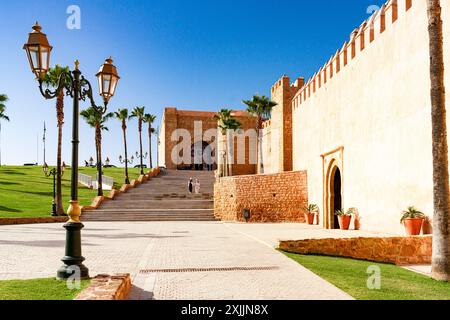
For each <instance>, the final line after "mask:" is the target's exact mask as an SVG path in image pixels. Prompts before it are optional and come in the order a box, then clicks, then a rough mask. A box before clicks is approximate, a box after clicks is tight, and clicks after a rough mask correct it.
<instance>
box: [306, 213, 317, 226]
mask: <svg viewBox="0 0 450 320" xmlns="http://www.w3.org/2000/svg"><path fill="white" fill-rule="evenodd" d="M315 216H316V215H315V214H314V213H307V214H306V220H307V221H308V224H309V225H313V224H314V218H315Z"/></svg>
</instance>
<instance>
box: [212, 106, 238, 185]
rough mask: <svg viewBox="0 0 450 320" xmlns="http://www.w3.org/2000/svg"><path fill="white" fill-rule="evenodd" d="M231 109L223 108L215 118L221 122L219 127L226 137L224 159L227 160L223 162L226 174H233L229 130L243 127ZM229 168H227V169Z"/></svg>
mask: <svg viewBox="0 0 450 320" xmlns="http://www.w3.org/2000/svg"><path fill="white" fill-rule="evenodd" d="M231 112H232V111H231V110H229V109H222V110H220V111H219V112H218V113H217V114H216V115H214V119H215V120H217V121H218V122H219V125H218V126H219V129H220V132H221V133H222V136H224V137H225V143H224V145H225V155H226V158H225V159H224V160H225V162H226V163H225V162H224V164H223V166H224V170H223V171H224V172H223V175H224V176H228V175H230V174H231V168H232V167H231V161H229V157H230V153H229V150H230V148H229V144H230V135H229V132H230V130H231V131H236V130H238V129H240V128H241V123H240V122H239V121H237V120H236V119H235V118H233V116H232V115H231ZM226 168H227V170H226Z"/></svg>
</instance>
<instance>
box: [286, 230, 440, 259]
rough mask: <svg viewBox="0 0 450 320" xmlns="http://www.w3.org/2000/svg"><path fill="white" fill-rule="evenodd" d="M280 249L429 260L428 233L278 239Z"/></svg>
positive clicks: (430, 248)
mask: <svg viewBox="0 0 450 320" xmlns="http://www.w3.org/2000/svg"><path fill="white" fill-rule="evenodd" d="M279 248H280V249H281V250H284V251H287V252H291V253H298V254H317V255H326V256H336V257H345V258H353V259H360V260H368V261H375V262H383V263H392V264H396V265H415V264H430V263H431V250H432V237H431V236H417V237H389V238H381V237H374V238H349V239H336V238H332V239H307V240H299V241H280V245H279Z"/></svg>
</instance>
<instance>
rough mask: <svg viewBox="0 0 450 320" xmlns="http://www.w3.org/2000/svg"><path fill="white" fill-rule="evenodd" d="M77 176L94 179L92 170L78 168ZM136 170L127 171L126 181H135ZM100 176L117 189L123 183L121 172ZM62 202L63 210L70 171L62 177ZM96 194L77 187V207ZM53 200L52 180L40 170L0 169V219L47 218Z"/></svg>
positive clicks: (137, 170) (108, 171) (31, 168)
mask: <svg viewBox="0 0 450 320" xmlns="http://www.w3.org/2000/svg"><path fill="white" fill-rule="evenodd" d="M79 172H80V173H84V174H88V175H91V176H92V177H94V178H95V173H96V169H95V168H85V167H80V169H79ZM139 173H140V169H135V168H132V169H130V170H129V174H130V179H131V180H133V179H136V178H138V177H139ZM104 174H105V175H107V176H110V177H112V178H114V183H115V186H116V187H117V188H120V186H121V185H122V183H123V182H124V169H123V168H105V169H104ZM62 185H63V202H64V204H65V206H64V208H65V210H67V208H68V207H69V200H70V169H67V170H66V173H65V175H64V177H63V182H62ZM96 195H97V191H96V190H90V189H88V188H86V187H83V186H80V187H79V200H80V203H81V205H89V204H91V202H92V199H93V198H94V197H95V196H96ZM52 197H53V177H49V178H47V177H45V176H44V173H43V172H42V167H9V166H7V167H5V166H2V167H0V218H18V217H48V216H49V215H50V212H51V203H52Z"/></svg>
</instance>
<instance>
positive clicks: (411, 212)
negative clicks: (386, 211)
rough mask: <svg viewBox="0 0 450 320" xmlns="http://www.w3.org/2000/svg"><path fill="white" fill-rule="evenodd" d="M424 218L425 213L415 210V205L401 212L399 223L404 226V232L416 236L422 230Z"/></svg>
mask: <svg viewBox="0 0 450 320" xmlns="http://www.w3.org/2000/svg"><path fill="white" fill-rule="evenodd" d="M424 220H425V214H424V213H423V212H422V211H420V210H417V209H416V208H415V207H408V209H406V210H405V211H403V213H402V218H401V219H400V223H402V224H403V225H404V226H405V230H406V234H407V235H409V236H417V235H419V234H420V231H421V230H422V225H423V221H424Z"/></svg>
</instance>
